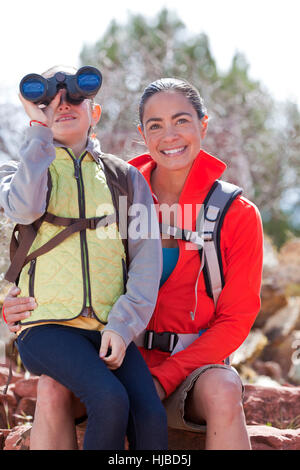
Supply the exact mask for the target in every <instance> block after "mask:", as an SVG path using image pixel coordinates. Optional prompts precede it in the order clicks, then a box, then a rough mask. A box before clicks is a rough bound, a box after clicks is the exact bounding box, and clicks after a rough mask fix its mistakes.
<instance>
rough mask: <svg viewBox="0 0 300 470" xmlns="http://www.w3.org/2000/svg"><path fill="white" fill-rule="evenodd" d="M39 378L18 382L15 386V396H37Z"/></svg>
mask: <svg viewBox="0 0 300 470" xmlns="http://www.w3.org/2000/svg"><path fill="white" fill-rule="evenodd" d="M38 380H39V378H38V377H30V378H29V379H21V380H18V381H17V382H16V384H15V394H16V395H18V396H19V397H34V398H36V395H37V383H38Z"/></svg>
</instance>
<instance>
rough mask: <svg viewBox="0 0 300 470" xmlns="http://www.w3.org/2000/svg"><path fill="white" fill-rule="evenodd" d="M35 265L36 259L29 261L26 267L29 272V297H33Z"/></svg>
mask: <svg viewBox="0 0 300 470" xmlns="http://www.w3.org/2000/svg"><path fill="white" fill-rule="evenodd" d="M35 267H36V259H33V260H31V261H30V267H29V269H28V274H29V289H28V290H29V297H34V278H35Z"/></svg>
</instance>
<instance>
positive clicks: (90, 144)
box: [53, 137, 102, 163]
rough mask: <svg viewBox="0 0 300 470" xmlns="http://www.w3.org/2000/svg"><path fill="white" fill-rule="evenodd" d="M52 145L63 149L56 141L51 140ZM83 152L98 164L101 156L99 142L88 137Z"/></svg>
mask: <svg viewBox="0 0 300 470" xmlns="http://www.w3.org/2000/svg"><path fill="white" fill-rule="evenodd" d="M53 144H54V146H55V147H56V148H65V147H64V146H63V145H61V143H60V142H57V141H56V140H53ZM84 152H89V153H90V154H91V155H92V157H93V159H94V160H95V161H96V162H97V163H99V162H100V158H101V155H102V152H101V147H100V142H99V140H98V139H91V138H90V137H88V139H87V143H86V147H85V149H84Z"/></svg>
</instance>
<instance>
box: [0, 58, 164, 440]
mask: <svg viewBox="0 0 300 470" xmlns="http://www.w3.org/2000/svg"><path fill="white" fill-rule="evenodd" d="M57 72H60V73H62V74H65V76H66V77H68V76H71V75H72V74H74V72H76V71H75V70H73V69H70V68H62V67H59V68H57V67H54V68H52V69H50V70H49V71H48V72H47V73H45V74H44V75H43V76H44V77H45V78H47V79H49V78H51V77H53V76H55V74H56V73H57ZM20 99H21V101H22V104H23V106H24V109H25V111H26V113H27V114H28V116H29V118H30V119H31V122H30V127H29V128H28V129H27V131H26V140H25V143H24V145H23V147H22V149H21V152H20V162H19V163H16V162H10V163H9V164H5V165H2V167H1V168H0V205H1V206H3V208H4V210H5V213H6V215H7V216H8V217H9V218H11V219H12V220H14V221H15V222H17V223H18V224H21V225H20V227H21V229H22V227H24V225H27V226H28V225H29V224H31V225H30V227H34V228H35V230H36V236H35V238H34V241H33V243H32V245H31V247H30V249H29V251H28V255H27V258H26V259H25V261H24V263H25V264H23V265H24V267H23V269H22V270H21V273H20V276H19V287H20V289H21V291H22V294H24V295H30V296H32V297H35V299H36V301H37V305H38V306H37V308H36V309H35V310H34V312H32V315H31V316H30V319H28V320H23V321H22V329H21V332H20V334H19V336H18V348H19V352H20V356H21V359H22V361H23V363H24V365H25V366H26V368H28V370H30V371H31V372H32V373H34V374H37V375H41V374H46V375H48V376H50V377H52V378H54V379H55V380H57V381H58V382H60V383H61V384H63V385H64V386H65V387H67V388H69V389H70V390H72V391H73V393H74V394H75V395H76V396H77V397H79V399H80V400H81V401H82V402H83V403H84V405H85V407H86V410H87V415H88V423H87V428H86V433H85V440H84V449H122V448H124V439H125V435H126V433H127V435H128V440H129V443H130V446H131V448H134V449H166V448H167V425H166V417H165V412H164V408H163V406H162V405H161V402H160V400H159V398H158V396H157V393H156V391H155V387H154V384H153V380H152V377H151V375H150V373H149V371H148V369H147V366H146V364H145V363H144V360H143V359H142V356H141V355H140V353H139V351H138V349H137V348H136V346H135V345H134V344H133V342H132V340H133V339H134V337H136V336H137V335H138V334H139V333H140V332H141V331H142V330H143V329H144V328H145V327H146V326H147V324H148V322H149V319H150V316H151V314H152V311H153V309H154V306H155V302H156V296H157V292H158V288H159V279H160V275H161V245H160V240H159V238H146V237H142V236H140V237H134V239H133V238H128V240H127V249H126V244H124V243H123V241H124V240H122V239H121V235H120V233H119V225H118V224H117V223H116V221H114V218H113V212H114V211H113V207H115V208H117V207H118V206H116V205H115V204H113V201H114V199H115V196H116V191H115V189H114V187H113V185H115V186H116V181H114V179H113V177H112V174H114V173H116V174H120V171H119V170H120V168H121V172H122V174H125V175H126V178H127V180H128V186H130V187H131V188H132V193H133V194H132V196H131V197H132V200H131V203H132V204H135V203H138V204H143V205H144V206H146V207H147V208H148V209H149V210H148V211H147V212H148V213H149V214H151V210H150V209H151V204H152V203H153V201H152V196H151V192H150V190H149V187H148V184H147V183H146V182H145V180H144V178H143V177H142V176H141V175H140V173H139V172H138V171H137V170H136V169H135V168H134V167H132V166H130V165H128V164H127V163H125V162H123V161H121V160H119V159H117V158H116V157H113V156H110V155H105V154H103V153H102V152H101V150H100V146H99V142H98V141H97V140H96V139H94V138H93V139H91V138H90V137H89V133H90V131H91V129H92V128H93V127H94V126H95V125H96V124H97V122H98V121H99V119H100V114H101V108H100V106H99V105H97V104H95V103H93V101H92V100H90V99H83V98H82V99H81V100H79V101H77V102H73V101H72V100H71V99H70V98H69V95H68V89H66V87H64V86H63V87H62V88H60V89H59V90H58V92H57V94H56V95H55V97H54V98H53V99H52V101H51V102H50V103H49V104H48V105H47V106H46V107H44V108H42V107H41V106H39V105H38V104H34V103H33V102H30V101H27V100H25V99H24V98H23V97H22V96H21V95H20ZM118 172H119V173H118ZM107 207H111V208H112V210H111V211H108V210H107ZM116 212H118V210H117V209H116ZM96 215H97V219H95V216H96ZM119 216H120V217H121V216H124V214H121V213H120V214H118V213H117V214H116V220H117V221H118V220H119ZM128 220H130V218H129V219H128ZM35 221H36V222H35ZM87 221H88V222H87ZM90 221H94V224H92V223H91V222H90ZM99 221H100V223H99ZM95 223H97V230H95V229H94V228H95ZM151 223H152V226H153V221H152V222H151ZM76 224H79V225H80V224H85V225H80V227H79V226H77V229H76V230H75V229H74V228H75V226H76ZM88 224H89V225H88ZM105 225H108V227H106V226H105ZM21 229H20V235H22V230H21ZM72 229H74V231H73V232H72ZM68 230H71V234H70V233H69V232H68ZM108 230H114V233H115V236H114V237H112V236H110V237H108V236H105V234H106V233H107V231H108ZM24 233H28V231H27V232H25V231H24ZM64 233H68V235H69V236H64V237H63V238H61V239H60V237H62V235H63V234H64ZM110 233H111V232H110ZM26 236H27V235H26ZM26 236H25V237H24V238H26ZM55 237H56V238H55ZM57 237H58V238H57ZM24 238H23V242H21V243H20V245H21V246H23V245H22V243H25V242H24ZM54 241H56V242H55V243H54ZM59 241H60V242H59ZM47 243H48V245H47ZM45 247H48V248H47V249H46V248H45ZM35 254H36V255H37V256H35ZM31 255H32V256H31ZM126 255H127V256H126ZM30 257H31V259H30ZM28 259H30V262H28ZM126 265H127V267H128V272H127V273H126V271H127V269H126ZM99 356H100V357H99Z"/></svg>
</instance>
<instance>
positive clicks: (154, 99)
mask: <svg viewBox="0 0 300 470" xmlns="http://www.w3.org/2000/svg"><path fill="white" fill-rule="evenodd" d="M142 134H143V138H144V141H145V143H146V145H147V147H148V149H149V152H150V154H151V156H152V158H153V160H154V161H155V162H156V163H157V167H158V168H159V167H160V166H161V167H164V168H165V169H169V170H182V169H189V168H190V167H191V166H192V164H193V161H194V160H195V158H196V157H197V155H198V153H199V151H200V148H201V141H202V139H203V138H204V135H205V126H203V124H202V121H201V120H200V119H199V118H198V115H197V112H196V111H195V109H194V108H193V106H192V104H191V103H190V102H189V100H188V99H187V98H186V97H185V96H184V95H183V94H182V93H180V92H176V91H173V90H172V91H170V90H169V91H165V92H158V93H156V94H154V95H153V96H151V98H149V99H148V100H147V101H146V103H145V106H144V116H143V131H142Z"/></svg>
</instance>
